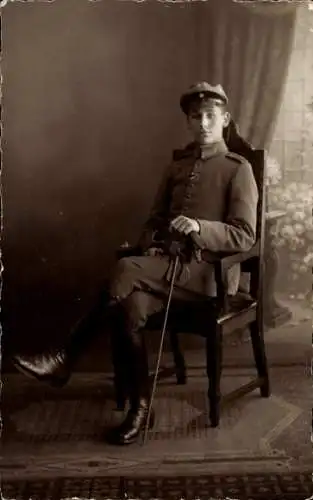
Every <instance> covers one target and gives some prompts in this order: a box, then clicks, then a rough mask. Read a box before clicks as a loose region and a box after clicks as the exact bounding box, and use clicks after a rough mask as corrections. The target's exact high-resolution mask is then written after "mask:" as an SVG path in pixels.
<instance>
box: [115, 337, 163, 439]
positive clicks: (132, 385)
mask: <svg viewBox="0 0 313 500" xmlns="http://www.w3.org/2000/svg"><path fill="white" fill-rule="evenodd" d="M122 347H123V348H124V349H125V352H126V353H127V356H128V357H129V361H130V363H129V364H128V369H129V373H128V379H129V403H130V408H129V410H128V412H127V415H126V418H125V419H124V421H123V422H122V423H121V424H120V425H119V426H118V427H116V428H114V429H113V430H111V431H110V432H109V433H108V435H107V439H108V441H109V442H110V443H112V444H117V445H127V444H132V443H134V442H135V441H137V440H138V438H139V436H140V435H141V434H142V432H143V431H144V428H145V425H146V423H147V418H148V410H149V401H150V384H149V368H148V361H147V356H146V351H145V348H144V344H143V342H142V338H141V334H140V331H138V330H137V331H136V330H134V331H132V332H131V334H130V335H125V337H124V345H123V346H122ZM153 425H154V412H153V411H152V412H151V415H150V421H149V428H150V429H151V428H152V427H153Z"/></svg>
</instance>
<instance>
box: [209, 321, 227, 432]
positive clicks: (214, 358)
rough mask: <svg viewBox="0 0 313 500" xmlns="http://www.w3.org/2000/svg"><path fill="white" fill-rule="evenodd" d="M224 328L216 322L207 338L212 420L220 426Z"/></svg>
mask: <svg viewBox="0 0 313 500" xmlns="http://www.w3.org/2000/svg"><path fill="white" fill-rule="evenodd" d="M222 341H223V339H222V330H221V328H220V327H219V326H218V325H217V324H216V325H215V327H214V328H212V329H211V330H210V331H209V333H208V336H207V338H206V360H207V375H208V379H209V390H208V397H209V403H210V413H209V417H210V422H211V426H212V427H218V425H219V421H220V407H221V374H222V354H223V342H222Z"/></svg>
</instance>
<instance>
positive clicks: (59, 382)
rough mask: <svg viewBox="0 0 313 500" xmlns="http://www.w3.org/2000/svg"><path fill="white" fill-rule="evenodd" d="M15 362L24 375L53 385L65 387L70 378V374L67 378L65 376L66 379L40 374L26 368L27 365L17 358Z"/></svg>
mask: <svg viewBox="0 0 313 500" xmlns="http://www.w3.org/2000/svg"><path fill="white" fill-rule="evenodd" d="M13 364H14V366H15V368H16V369H17V370H18V371H19V372H21V373H22V374H23V375H26V376H27V377H28V378H35V379H36V380H38V381H39V382H44V383H46V384H48V385H50V386H52V387H58V388H61V387H64V386H65V385H66V384H67V382H68V381H69V379H70V375H69V376H68V377H66V378H65V377H64V379H62V378H57V377H53V376H49V375H38V374H37V373H35V372H33V371H31V370H28V369H27V368H25V366H23V365H21V364H20V363H19V362H18V361H16V360H13Z"/></svg>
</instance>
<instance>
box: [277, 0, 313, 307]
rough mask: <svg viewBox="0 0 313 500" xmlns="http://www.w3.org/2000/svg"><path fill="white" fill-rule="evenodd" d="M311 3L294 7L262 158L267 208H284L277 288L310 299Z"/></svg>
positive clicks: (312, 155)
mask: <svg viewBox="0 0 313 500" xmlns="http://www.w3.org/2000/svg"><path fill="white" fill-rule="evenodd" d="M312 62H313V3H312V5H310V4H307V5H305V4H303V5H301V6H300V8H299V10H298V22H297V26H296V33H295V42H294V49H293V53H292V56H291V61H290V71H289V74H288V77H287V83H286V90H285V96H284V98H283V102H282V108H281V112H280V116H279V119H278V123H277V127H276V131H275V134H274V138H273V144H272V146H271V148H270V151H269V157H268V161H267V190H268V207H269V209H270V210H280V211H282V212H284V214H285V215H284V216H283V217H281V218H280V219H279V220H278V221H277V224H276V226H273V227H272V236H273V239H274V244H275V247H276V249H277V253H278V256H279V268H280V269H279V279H278V284H277V288H278V289H279V291H286V292H287V293H288V294H289V296H294V297H297V298H303V297H304V296H309V297H310V295H311V297H312V267H313V222H312V221H313V213H312V209H313V96H312V92H313V90H312V89H313V64H312Z"/></svg>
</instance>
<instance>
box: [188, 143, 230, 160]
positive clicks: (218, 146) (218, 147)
mask: <svg viewBox="0 0 313 500" xmlns="http://www.w3.org/2000/svg"><path fill="white" fill-rule="evenodd" d="M227 151H228V149H227V146H226V144H225V141H224V140H223V139H222V140H221V141H218V142H215V143H214V144H209V145H200V144H196V143H194V153H195V155H196V157H197V158H201V159H202V160H207V159H208V158H212V156H215V155H218V154H221V153H226V152H227Z"/></svg>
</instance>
